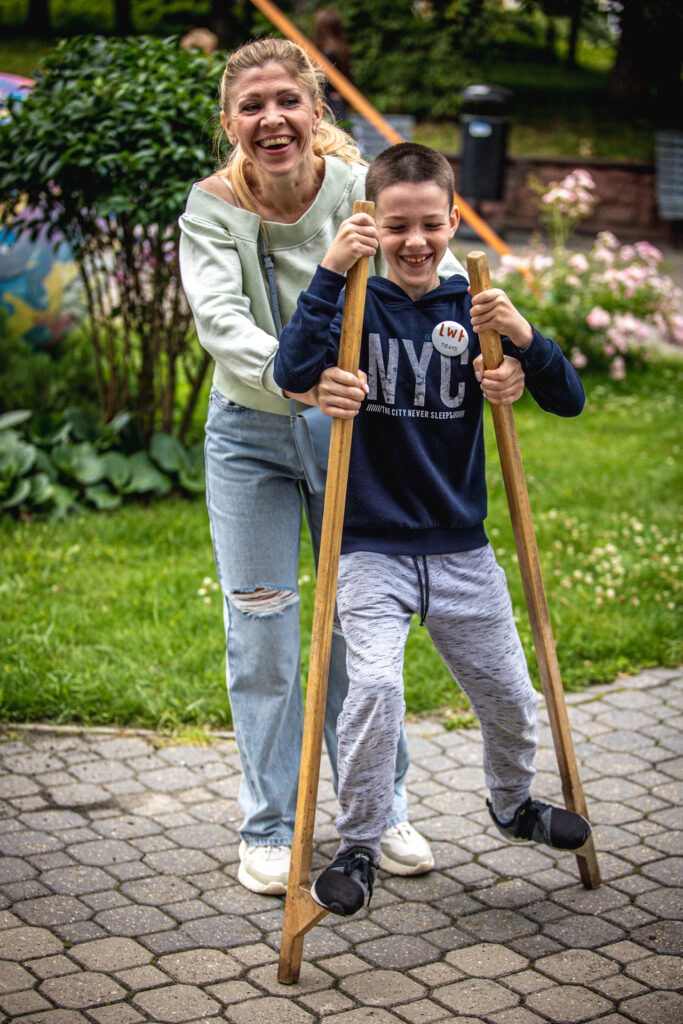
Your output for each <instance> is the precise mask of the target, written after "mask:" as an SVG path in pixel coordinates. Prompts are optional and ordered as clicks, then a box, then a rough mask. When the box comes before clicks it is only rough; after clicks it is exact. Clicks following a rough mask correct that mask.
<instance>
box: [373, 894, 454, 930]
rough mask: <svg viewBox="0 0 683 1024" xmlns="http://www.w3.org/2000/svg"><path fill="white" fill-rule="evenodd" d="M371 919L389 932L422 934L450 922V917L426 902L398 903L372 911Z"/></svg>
mask: <svg viewBox="0 0 683 1024" xmlns="http://www.w3.org/2000/svg"><path fill="white" fill-rule="evenodd" d="M372 920H373V921H374V922H376V923H377V924H379V925H381V926H382V927H383V928H386V929H387V931H388V932H390V933H391V934H394V935H395V934H397V933H398V934H402V935H424V934H425V933H426V932H428V931H431V930H432V929H435V928H441V927H444V926H446V925H448V924H449V923H450V917H448V915H447V914H443V913H441V911H440V910H437V909H436V907H433V906H430V905H429V904H426V903H412V902H407V903H403V902H401V903H398V904H396V905H392V906H388V907H382V908H381V909H379V910H376V911H373V915H372Z"/></svg>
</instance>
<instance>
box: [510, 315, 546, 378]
mask: <svg viewBox="0 0 683 1024" xmlns="http://www.w3.org/2000/svg"><path fill="white" fill-rule="evenodd" d="M531 330H532V331H533V337H532V339H531V343H530V344H529V345H528V346H527V348H517V346H516V345H515V344H514V342H511V345H512V349H513V352H512V354H513V355H514V356H515V358H516V359H519V361H520V363H521V364H522V366H524V367H525V368H526V369H529V370H534V371H537V370H542V369H543V367H544V366H547V364H548V363H549V362H550V360H551V359H552V356H553V343H552V341H550V339H549V338H544V337H543V335H542V334H539V332H538V331H537V330H536V328H535V327H534V326H533V324H532V326H531Z"/></svg>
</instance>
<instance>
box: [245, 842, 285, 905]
mask: <svg viewBox="0 0 683 1024" xmlns="http://www.w3.org/2000/svg"><path fill="white" fill-rule="evenodd" d="M291 853H292V851H291V848H290V847H289V846H248V845H247V844H246V842H245V841H244V839H243V840H242V841H241V843H240V866H239V869H238V871H237V881H238V882H239V883H240V885H243V886H244V888H245V889H250V890H251V892H258V893H261V894H262V895H264V896H282V895H283V893H286V892H287V878H288V876H289V861H290V857H291Z"/></svg>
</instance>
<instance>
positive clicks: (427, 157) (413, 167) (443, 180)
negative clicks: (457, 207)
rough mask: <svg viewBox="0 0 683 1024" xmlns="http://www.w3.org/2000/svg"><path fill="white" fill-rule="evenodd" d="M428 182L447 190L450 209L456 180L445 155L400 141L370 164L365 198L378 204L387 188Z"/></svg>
mask: <svg viewBox="0 0 683 1024" xmlns="http://www.w3.org/2000/svg"><path fill="white" fill-rule="evenodd" d="M424 181H433V182H434V184H435V185H438V187H439V188H441V189H443V191H444V192H445V193H446V195H447V197H448V205H449V208H450V206H451V204H452V202H453V192H454V189H455V180H454V178H453V170H452V168H451V165H450V164H449V162H448V160H447V159H446V157H445V156H444V155H443V153H439V152H437V150H435V149H432V148H431V147H430V146H422V145H420V143H418V142H399V143H398V145H396V146H390V147H389V148H388V149H384V150H382V152H381V153H379V154H378V155H377V156H376V157H375V159H374V160H373V161H372V163H371V164H370V168H369V170H368V173H367V176H366V178H365V196H366V198H367V199H369V200H371V201H372V202H373V203H376V202H377V199H378V197H379V194H380V192H382V191H383V190H384V189H385V188H390V187H391V186H392V185H401V184H403V183H404V182H408V183H409V184H411V185H419V184H421V183H422V182H424Z"/></svg>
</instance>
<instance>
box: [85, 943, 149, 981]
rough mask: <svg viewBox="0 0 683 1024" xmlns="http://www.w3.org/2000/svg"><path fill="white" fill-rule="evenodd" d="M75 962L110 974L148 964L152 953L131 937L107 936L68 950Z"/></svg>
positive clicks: (92, 969)
mask: <svg viewBox="0 0 683 1024" xmlns="http://www.w3.org/2000/svg"><path fill="white" fill-rule="evenodd" d="M69 956H71V957H73V959H74V960H76V961H77V963H79V964H81V966H83V967H85V968H86V970H90V971H103V972H105V973H107V974H112V973H114V972H115V971H122V970H125V969H126V968H128V967H141V966H143V965H146V964H149V963H150V961H151V960H152V955H151V954H150V952H149V951H148V950H147V949H145V947H144V946H141V945H140V943H138V942H135V941H134V940H133V939H126V938H119V937H117V938H107V939H98V940H95V941H93V942H84V943H82V944H81V945H78V946H74V947H73V948H72V949H71V950H70V951H69Z"/></svg>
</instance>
